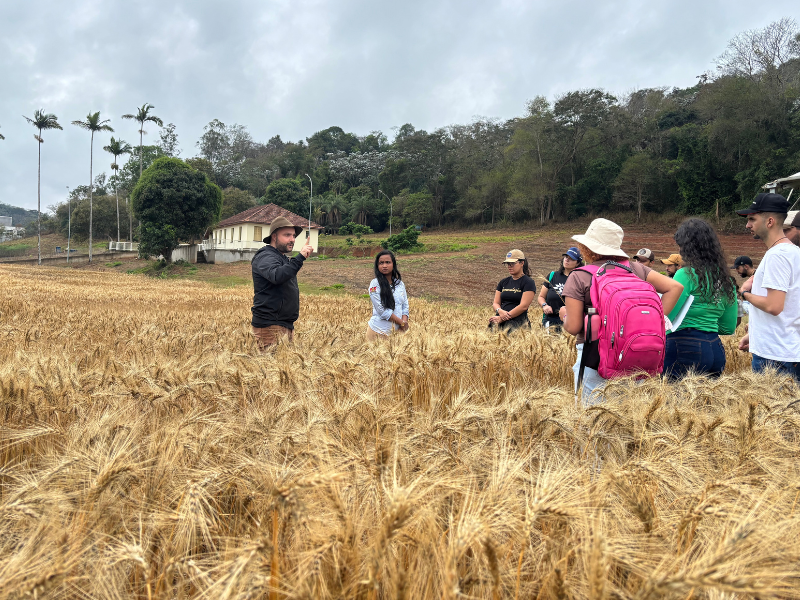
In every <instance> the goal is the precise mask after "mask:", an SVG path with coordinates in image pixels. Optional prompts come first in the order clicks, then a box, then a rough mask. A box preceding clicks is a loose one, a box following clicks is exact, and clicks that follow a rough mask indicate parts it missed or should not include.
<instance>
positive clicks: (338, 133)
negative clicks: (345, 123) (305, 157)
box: [306, 126, 359, 160]
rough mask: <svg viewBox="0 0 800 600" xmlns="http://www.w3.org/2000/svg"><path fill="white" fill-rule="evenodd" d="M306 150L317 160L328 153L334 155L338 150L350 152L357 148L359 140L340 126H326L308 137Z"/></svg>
mask: <svg viewBox="0 0 800 600" xmlns="http://www.w3.org/2000/svg"><path fill="white" fill-rule="evenodd" d="M306 142H307V143H308V151H309V153H311V155H312V156H313V157H315V158H316V159H317V160H322V159H324V158H326V157H327V156H328V155H335V154H337V153H339V152H344V153H345V154H350V153H351V152H353V151H354V150H356V149H357V148H358V144H359V140H358V137H356V136H355V135H354V134H352V133H345V132H344V129H342V128H341V127H336V126H333V127H328V128H327V129H323V130H322V131H318V132H317V133H315V134H314V135H312V136H311V137H309V138H306Z"/></svg>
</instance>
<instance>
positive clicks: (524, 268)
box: [522, 258, 531, 277]
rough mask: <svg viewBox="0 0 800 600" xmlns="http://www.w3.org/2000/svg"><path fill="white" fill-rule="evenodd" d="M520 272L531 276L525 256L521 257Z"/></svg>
mask: <svg viewBox="0 0 800 600" xmlns="http://www.w3.org/2000/svg"><path fill="white" fill-rule="evenodd" d="M522 274H523V275H527V276H528V277H530V276H531V270H530V268H529V267H528V259H527V258H523V259H522Z"/></svg>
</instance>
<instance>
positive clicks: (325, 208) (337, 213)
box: [315, 192, 347, 232]
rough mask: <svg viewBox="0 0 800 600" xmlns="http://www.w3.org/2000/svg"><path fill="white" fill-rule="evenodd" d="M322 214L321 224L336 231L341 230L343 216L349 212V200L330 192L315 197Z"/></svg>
mask: <svg viewBox="0 0 800 600" xmlns="http://www.w3.org/2000/svg"><path fill="white" fill-rule="evenodd" d="M315 202H316V204H317V208H318V209H319V213H320V216H321V224H323V225H325V226H326V227H327V228H329V229H331V230H333V231H334V232H336V231H338V230H339V226H340V225H341V223H342V217H343V216H344V215H345V214H346V213H347V202H346V201H345V199H344V198H343V197H342V196H339V195H338V194H334V193H333V192H328V193H327V194H325V195H322V196H317V197H316V198H315Z"/></svg>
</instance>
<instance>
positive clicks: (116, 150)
mask: <svg viewBox="0 0 800 600" xmlns="http://www.w3.org/2000/svg"><path fill="white" fill-rule="evenodd" d="M103 150H105V151H106V152H108V153H109V154H113V155H114V162H113V163H111V169H112V170H113V171H114V195H115V196H116V198H117V241H118V242H119V241H120V235H119V186H118V180H119V177H117V172H118V171H119V164H118V163H117V158H119V157H120V156H122V155H123V154H130V153H131V150H133V148H131V145H130V144H129V143H128V142H124V141H122V140H115V139H114V136H113V135H112V136H111V141H110V142H109V143H108V146H103ZM125 204H126V205H127V201H126V202H125ZM126 212H127V213H129V214H130V211H126ZM129 227H130V230H129V234H128V235H129V237H128V239H129V240H130V241H133V217H130V220H129Z"/></svg>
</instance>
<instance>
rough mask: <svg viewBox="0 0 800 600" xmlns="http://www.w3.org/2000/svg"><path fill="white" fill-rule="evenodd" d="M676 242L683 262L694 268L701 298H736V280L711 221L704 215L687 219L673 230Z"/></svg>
mask: <svg viewBox="0 0 800 600" xmlns="http://www.w3.org/2000/svg"><path fill="white" fill-rule="evenodd" d="M675 243H676V244H678V246H679V247H680V249H681V258H682V259H683V266H685V267H691V268H693V269H694V273H695V275H694V276H695V278H696V280H697V287H698V288H699V290H700V294H701V298H702V300H704V301H705V302H714V303H717V302H721V301H722V300H723V299H724V298H728V299H735V298H736V284H735V282H734V279H733V277H731V275H730V273H729V272H728V264H727V261H726V260H725V254H723V252H722V245H721V244H720V243H719V238H718V237H717V234H716V232H715V231H714V229H713V228H712V227H711V225H709V224H708V223H707V222H706V221H704V220H703V219H697V218H691V219H686V220H685V221H684V222H683V223H681V224H680V226H679V227H678V230H677V231H676V232H675Z"/></svg>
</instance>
